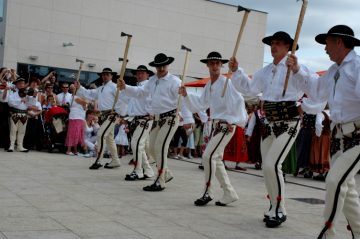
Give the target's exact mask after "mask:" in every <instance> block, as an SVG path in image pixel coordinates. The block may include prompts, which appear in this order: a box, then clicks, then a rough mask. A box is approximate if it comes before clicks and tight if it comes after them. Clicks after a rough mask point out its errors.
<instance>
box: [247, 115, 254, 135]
mask: <svg viewBox="0 0 360 239" xmlns="http://www.w3.org/2000/svg"><path fill="white" fill-rule="evenodd" d="M255 124H256V116H255V112H253V113H252V114H251V117H250V119H249V122H248V125H247V128H246V131H245V135H247V136H251V135H252V133H253V131H254V128H255Z"/></svg>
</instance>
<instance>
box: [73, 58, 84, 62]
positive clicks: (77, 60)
mask: <svg viewBox="0 0 360 239" xmlns="http://www.w3.org/2000/svg"><path fill="white" fill-rule="evenodd" d="M75 61H76V62H81V63H84V61H83V60H80V59H78V58H76V60H75Z"/></svg>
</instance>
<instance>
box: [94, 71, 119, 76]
mask: <svg viewBox="0 0 360 239" xmlns="http://www.w3.org/2000/svg"><path fill="white" fill-rule="evenodd" d="M105 73H110V74H111V75H113V76H114V75H116V74H117V73H116V72H113V71H112V72H109V71H103V72H99V73H97V74H98V75H99V76H101V75H102V74H105Z"/></svg>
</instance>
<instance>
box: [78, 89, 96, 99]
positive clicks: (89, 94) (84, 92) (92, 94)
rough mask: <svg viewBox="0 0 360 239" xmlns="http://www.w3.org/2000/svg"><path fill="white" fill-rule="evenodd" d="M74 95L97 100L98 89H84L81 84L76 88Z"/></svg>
mask: <svg viewBox="0 0 360 239" xmlns="http://www.w3.org/2000/svg"><path fill="white" fill-rule="evenodd" d="M76 95H78V96H80V97H84V98H86V99H88V100H97V99H98V89H91V90H89V89H85V88H84V87H83V86H80V88H79V89H78V90H77V92H76Z"/></svg>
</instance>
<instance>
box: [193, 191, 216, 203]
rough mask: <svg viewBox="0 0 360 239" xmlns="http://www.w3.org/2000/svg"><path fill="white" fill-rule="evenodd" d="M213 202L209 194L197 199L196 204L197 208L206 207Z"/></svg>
mask: <svg viewBox="0 0 360 239" xmlns="http://www.w3.org/2000/svg"><path fill="white" fill-rule="evenodd" d="M211 200H212V198H211V197H210V196H209V194H207V193H205V194H204V196H202V197H201V198H199V199H197V200H196V201H195V202H194V204H195V205H196V206H205V205H206V204H208V202H210V201H211Z"/></svg>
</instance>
